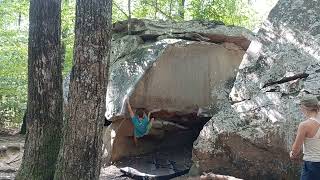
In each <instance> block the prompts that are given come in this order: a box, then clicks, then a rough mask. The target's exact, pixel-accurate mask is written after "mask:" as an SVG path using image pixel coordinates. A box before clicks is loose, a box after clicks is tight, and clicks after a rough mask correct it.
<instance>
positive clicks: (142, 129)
mask: <svg viewBox="0 0 320 180" xmlns="http://www.w3.org/2000/svg"><path fill="white" fill-rule="evenodd" d="M127 104H128V110H129V113H130V117H131V121H132V123H133V126H134V136H133V137H134V143H135V145H136V146H137V145H138V138H141V137H143V136H145V135H147V134H148V133H149V130H150V129H151V126H152V123H153V121H154V118H151V119H150V115H151V113H152V112H155V111H150V112H149V113H148V116H147V115H146V113H145V111H144V110H143V109H141V108H139V109H136V113H133V111H132V108H131V105H130V102H129V98H128V99H127Z"/></svg>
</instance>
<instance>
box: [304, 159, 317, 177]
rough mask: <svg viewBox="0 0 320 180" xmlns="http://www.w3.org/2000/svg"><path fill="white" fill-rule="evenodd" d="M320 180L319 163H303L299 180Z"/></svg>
mask: <svg viewBox="0 0 320 180" xmlns="http://www.w3.org/2000/svg"><path fill="white" fill-rule="evenodd" d="M317 179H319V180H320V162H311V161H303V165H302V172H301V177H300V180H317Z"/></svg>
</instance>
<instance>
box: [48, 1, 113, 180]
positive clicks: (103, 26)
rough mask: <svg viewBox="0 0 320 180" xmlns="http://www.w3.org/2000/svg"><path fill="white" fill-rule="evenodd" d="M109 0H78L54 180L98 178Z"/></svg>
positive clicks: (109, 24) (109, 25)
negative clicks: (72, 58)
mask: <svg viewBox="0 0 320 180" xmlns="http://www.w3.org/2000/svg"><path fill="white" fill-rule="evenodd" d="M111 15H112V0H77V5H76V25H75V48H74V49H75V51H74V66H73V69H72V72H71V76H70V88H69V90H70V92H69V100H68V107H67V110H66V115H65V122H64V130H63V140H62V145H61V149H60V153H59V160H58V165H57V170H56V173H55V178H54V179H56V180H73V179H75V180H78V179H90V180H91V179H98V178H99V175H100V167H101V157H102V130H103V124H104V119H105V118H104V113H105V98H106V88H107V74H108V73H107V72H108V70H107V64H108V61H109V49H110V39H111V25H112V22H111Z"/></svg>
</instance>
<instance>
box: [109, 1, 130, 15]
mask: <svg viewBox="0 0 320 180" xmlns="http://www.w3.org/2000/svg"><path fill="white" fill-rule="evenodd" d="M113 4H114V6H115V7H116V8H117V9H119V10H120V11H121V12H122V14H124V15H125V16H126V17H127V18H129V16H128V14H127V13H126V12H125V11H124V10H123V9H121V7H120V6H119V5H118V4H117V3H115V2H113Z"/></svg>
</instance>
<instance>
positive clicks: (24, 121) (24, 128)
mask: <svg viewBox="0 0 320 180" xmlns="http://www.w3.org/2000/svg"><path fill="white" fill-rule="evenodd" d="M27 112H28V109H27V110H26V111H25V112H24V115H23V119H22V125H21V128H20V134H26V133H27Z"/></svg>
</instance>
